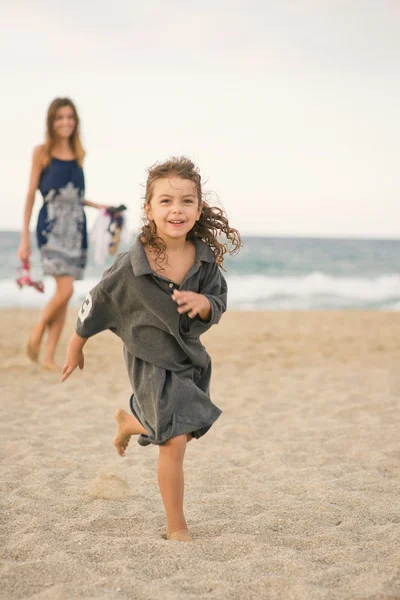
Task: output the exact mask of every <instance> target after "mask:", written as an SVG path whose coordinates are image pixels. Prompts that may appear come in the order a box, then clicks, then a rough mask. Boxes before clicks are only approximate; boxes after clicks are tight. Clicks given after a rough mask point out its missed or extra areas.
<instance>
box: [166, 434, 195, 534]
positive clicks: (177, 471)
mask: <svg viewBox="0 0 400 600" xmlns="http://www.w3.org/2000/svg"><path fill="white" fill-rule="evenodd" d="M186 444H187V438H186V435H178V436H176V437H174V438H171V439H170V440H168V441H167V442H166V443H165V444H163V445H162V446H160V455H159V460H158V483H159V486H160V492H161V496H162V499H163V503H164V508H165V512H166V515H167V538H168V539H169V540H175V541H178V542H189V541H191V539H192V538H191V537H190V535H189V532H188V528H187V524H186V520H185V516H184V514H183V496H184V477H183V459H184V456H185V450H186Z"/></svg>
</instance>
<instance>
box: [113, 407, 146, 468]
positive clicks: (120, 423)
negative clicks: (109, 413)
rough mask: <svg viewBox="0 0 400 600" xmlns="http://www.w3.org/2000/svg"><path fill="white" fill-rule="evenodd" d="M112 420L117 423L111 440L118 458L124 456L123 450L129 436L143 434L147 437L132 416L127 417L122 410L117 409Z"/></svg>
mask: <svg viewBox="0 0 400 600" xmlns="http://www.w3.org/2000/svg"><path fill="white" fill-rule="evenodd" d="M114 419H115V420H116V422H117V433H116V434H115V438H114V440H113V444H114V446H115V447H116V449H117V452H118V454H119V455H120V456H125V450H126V448H127V446H128V444H129V440H130V438H131V435H139V434H141V433H143V434H144V435H147V433H148V432H147V430H146V429H145V428H144V427H143V425H142V424H141V423H139V421H138V420H137V418H136V417H134V416H133V415H128V413H127V412H125V411H124V410H123V409H122V408H117V410H116V411H115V415H114Z"/></svg>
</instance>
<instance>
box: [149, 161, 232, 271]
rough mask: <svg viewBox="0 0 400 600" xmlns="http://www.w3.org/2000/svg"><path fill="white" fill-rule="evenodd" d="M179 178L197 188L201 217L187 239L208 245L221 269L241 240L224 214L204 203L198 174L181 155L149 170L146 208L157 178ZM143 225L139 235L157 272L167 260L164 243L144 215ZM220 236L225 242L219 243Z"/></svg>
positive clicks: (153, 225) (195, 168)
mask: <svg viewBox="0 0 400 600" xmlns="http://www.w3.org/2000/svg"><path fill="white" fill-rule="evenodd" d="M173 176H175V177H180V178H181V179H189V180H190V181H193V182H194V184H195V187H196V193H197V198H198V201H199V203H200V206H201V213H200V218H199V220H198V221H196V223H195V224H194V226H193V228H192V229H191V231H190V232H189V233H188V236H187V238H188V239H192V240H193V239H194V238H199V239H200V240H203V242H205V243H206V244H208V245H209V246H210V248H211V249H212V251H213V252H214V256H215V262H216V263H217V264H218V265H219V266H220V267H223V263H224V255H225V254H226V253H227V252H228V253H229V254H236V253H237V252H238V251H239V249H240V248H241V246H242V240H241V238H240V234H239V232H238V230H237V229H233V228H232V227H230V226H229V222H228V218H227V216H226V214H225V212H224V211H223V210H222V209H221V208H218V207H216V206H210V205H209V204H208V202H206V201H205V200H204V197H203V192H202V189H201V175H200V173H199V170H198V169H197V167H196V166H195V165H194V163H193V162H192V161H191V160H190V159H189V158H186V157H184V156H182V157H178V158H175V157H174V158H171V159H170V160H167V161H165V162H163V163H155V164H154V165H153V166H152V167H150V168H149V169H148V177H147V183H146V193H145V206H146V205H149V204H150V202H151V199H152V196H153V186H154V182H155V181H156V180H157V179H165V178H168V177H173ZM143 221H144V224H143V226H142V230H141V232H140V239H141V240H142V242H143V244H144V245H145V246H148V247H149V248H151V249H152V250H153V251H154V257H155V262H156V264H157V266H158V268H159V269H162V265H161V263H162V262H164V261H165V260H166V258H167V256H166V253H165V250H166V246H165V243H164V241H163V240H162V239H161V238H160V237H158V235H157V228H156V225H155V223H154V221H149V220H148V218H147V216H146V213H145V216H144V219H143ZM220 237H223V238H224V239H223V240H222V241H220V239H218V238H220Z"/></svg>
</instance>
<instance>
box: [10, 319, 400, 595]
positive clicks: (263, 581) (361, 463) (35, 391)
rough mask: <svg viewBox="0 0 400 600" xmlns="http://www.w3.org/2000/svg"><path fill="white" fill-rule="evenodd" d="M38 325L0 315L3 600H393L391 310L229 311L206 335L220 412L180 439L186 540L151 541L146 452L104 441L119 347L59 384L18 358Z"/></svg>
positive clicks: (157, 515)
mask: <svg viewBox="0 0 400 600" xmlns="http://www.w3.org/2000/svg"><path fill="white" fill-rule="evenodd" d="M76 313H77V311H76V310H75V309H71V310H70V311H69V313H68V319H67V325H66V327H65V329H64V332H63V337H62V339H61V343H60V347H59V352H58V356H57V359H58V362H59V363H62V361H63V357H64V353H65V349H66V345H67V342H68V339H69V337H70V335H71V333H72V331H73V329H74V322H75V319H76ZM37 315H38V311H36V310H34V309H29V310H26V309H1V310H0V325H1V330H2V336H1V342H0V356H1V360H0V369H1V381H2V384H1V397H2V405H3V406H2V408H3V419H2V424H1V439H2V441H3V444H2V455H1V463H0V469H1V490H2V501H1V502H2V505H3V510H2V513H3V517H2V520H3V523H2V525H3V527H2V533H1V538H2V539H0V548H1V549H0V556H1V559H2V565H1V579H2V591H0V597H2V598H7V600H12V599H17V598H21V599H22V598H24V599H25V598H35V599H40V600H42V599H49V600H50V599H51V600H58V599H59V600H62V599H68V600H71V599H75V598H76V599H78V598H79V599H80V598H92V599H94V598H96V600H97V599H99V600H100V599H104V600H105V599H107V600H108V599H113V598H123V599H126V600H128V599H130V598H135V599H137V600H141V599H142V598H143V599H145V598H146V599H147V598H149V597H153V596H154V597H157V598H158V600H163V599H166V600H172V599H174V600H175V599H178V600H179V599H181V598H182V599H184V598H185V599H186V598H194V597H196V598H211V599H218V600H226V599H228V598H233V599H236V598H238V599H239V598H241V599H242V598H246V599H247V598H249V599H252V598H254V599H260V598H261V599H263V598H268V599H270V598H271V599H282V600H286V599H288V598H296V600H314V599H316V600H317V599H318V600H320V599H353V598H365V599H366V598H369V599H374V600H384V599H385V600H388V599H390V598H400V570H399V564H400V510H399V497H400V478H399V475H400V460H399V459H400V453H399V445H398V431H399V425H400V416H399V415H400V412H399V404H400V402H399V398H400V393H399V392H400V370H399V368H398V364H399V342H398V340H399V339H400V314H399V313H396V312H372V311H371V312H368V311H326V312H324V311H310V312H296V311H287V312H283V311H282V312H280V311H259V312H256V311H251V312H250V311H249V312H247V311H246V312H228V313H227V314H226V315H224V316H223V319H222V321H221V323H220V324H219V325H218V326H216V327H214V328H212V330H211V331H210V332H209V333H207V334H206V335H205V336H203V337H202V341H203V343H204V345H205V346H206V347H207V349H208V351H209V352H210V354H211V356H212V359H213V377H212V385H211V396H212V399H213V401H214V403H215V404H216V405H217V406H219V407H220V408H221V409H222V410H223V414H222V416H221V417H220V419H218V421H217V422H216V423H215V425H214V426H213V427H212V429H211V431H210V432H209V433H208V434H206V436H204V438H202V439H200V440H195V441H193V442H192V443H191V444H190V445H189V447H188V451H187V458H186V460H185V478H186V492H185V493H186V513H187V518H188V522H189V526H190V530H191V532H192V534H193V537H194V539H195V543H194V544H188V545H187V544H179V543H170V542H166V541H165V539H164V538H163V535H164V533H165V531H164V514H163V509H162V503H161V499H160V497H159V492H158V487H157V481H156V462H157V450H156V448H153V447H151V448H140V447H139V445H138V444H136V443H135V441H134V440H132V441H131V443H130V445H129V448H128V452H127V457H126V458H125V459H121V458H120V457H118V456H117V454H116V452H115V449H114V447H113V446H112V437H113V434H114V422H113V412H114V410H115V408H117V407H118V406H120V407H122V408H125V409H128V406H129V404H128V403H129V395H130V387H129V380H128V376H127V374H126V371H125V366H124V361H123V357H122V344H121V342H120V340H118V338H116V336H114V335H113V334H112V333H111V332H103V333H101V334H99V335H98V336H96V337H95V338H93V339H92V340H90V341H89V342H88V345H87V347H86V349H85V358H86V364H85V369H84V370H83V371H82V372H76V373H74V374H73V375H72V376H71V378H70V379H69V380H67V382H65V383H64V384H62V385H61V384H59V383H58V375H57V374H55V373H52V372H48V371H45V370H43V369H42V368H40V366H39V365H37V364H34V363H31V362H29V361H28V359H27V358H26V357H25V355H24V352H23V348H24V343H25V341H26V338H27V337H28V334H29V329H30V327H31V326H32V325H33V323H34V322H35V319H36V317H37ZM2 594H4V596H2Z"/></svg>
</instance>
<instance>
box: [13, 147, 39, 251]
mask: <svg viewBox="0 0 400 600" xmlns="http://www.w3.org/2000/svg"><path fill="white" fill-rule="evenodd" d="M42 159H43V146H36V148H34V150H33V156H32V168H31V176H30V180H29V188H28V194H27V196H26V201H25V210H24V222H23V226H22V235H21V242H20V245H19V248H18V258H19V260H21V261H25V260H28V258H29V255H30V253H31V243H30V239H29V223H30V220H31V216H32V209H33V205H34V203H35V194H36V190H37V188H38V187H39V179H40V174H41V172H42V169H43V167H42Z"/></svg>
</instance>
